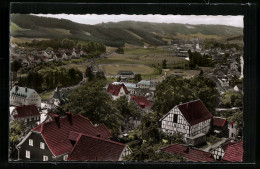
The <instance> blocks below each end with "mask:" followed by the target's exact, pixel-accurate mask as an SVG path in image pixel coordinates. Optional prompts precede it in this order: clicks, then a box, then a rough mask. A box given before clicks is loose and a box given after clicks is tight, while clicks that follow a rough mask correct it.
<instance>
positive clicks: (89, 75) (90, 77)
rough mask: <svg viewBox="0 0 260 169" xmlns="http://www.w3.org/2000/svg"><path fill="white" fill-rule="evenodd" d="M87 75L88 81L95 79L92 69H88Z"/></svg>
mask: <svg viewBox="0 0 260 169" xmlns="http://www.w3.org/2000/svg"><path fill="white" fill-rule="evenodd" d="M85 75H86V78H87V79H88V81H92V80H93V79H94V75H93V73H92V70H91V67H87V69H86V71H85Z"/></svg>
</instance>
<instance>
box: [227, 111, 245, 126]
mask: <svg viewBox="0 0 260 169" xmlns="http://www.w3.org/2000/svg"><path fill="white" fill-rule="evenodd" d="M228 121H230V122H236V124H237V128H238V129H242V128H243V112H242V111H237V112H235V113H234V114H233V115H232V116H230V117H229V118H228Z"/></svg>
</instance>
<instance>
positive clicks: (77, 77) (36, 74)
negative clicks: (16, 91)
mask: <svg viewBox="0 0 260 169" xmlns="http://www.w3.org/2000/svg"><path fill="white" fill-rule="evenodd" d="M82 79H83V74H82V72H81V71H79V70H78V69H74V68H70V69H65V68H57V67H54V66H52V67H45V68H44V69H39V70H38V69H32V70H30V71H29V72H28V75H27V76H21V77H20V78H19V80H18V84H19V86H25V87H29V88H33V89H35V90H36V91H37V92H42V91H45V90H51V89H54V88H56V87H67V86H72V85H76V84H78V83H79V82H80V81H81V80H82Z"/></svg>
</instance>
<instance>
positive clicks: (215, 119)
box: [213, 117, 226, 127]
mask: <svg viewBox="0 0 260 169" xmlns="http://www.w3.org/2000/svg"><path fill="white" fill-rule="evenodd" d="M225 123H226V119H225V118H220V117H213V126H216V127H224V125H225Z"/></svg>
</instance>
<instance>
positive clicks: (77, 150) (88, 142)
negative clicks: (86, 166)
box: [68, 133, 125, 161]
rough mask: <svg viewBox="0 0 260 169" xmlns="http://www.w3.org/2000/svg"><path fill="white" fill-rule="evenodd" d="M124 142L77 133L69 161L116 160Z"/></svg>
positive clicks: (123, 146)
mask: <svg viewBox="0 0 260 169" xmlns="http://www.w3.org/2000/svg"><path fill="white" fill-rule="evenodd" d="M124 148H125V144H122V143H118V142H115V141H111V140H108V139H103V138H100V137H96V136H91V135H87V134H82V133H79V136H78V137H77V138H76V144H75V145H74V148H73V150H72V151H71V153H70V155H69V157H68V160H69V161H118V160H119V157H120V155H121V153H122V151H123V150H124Z"/></svg>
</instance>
